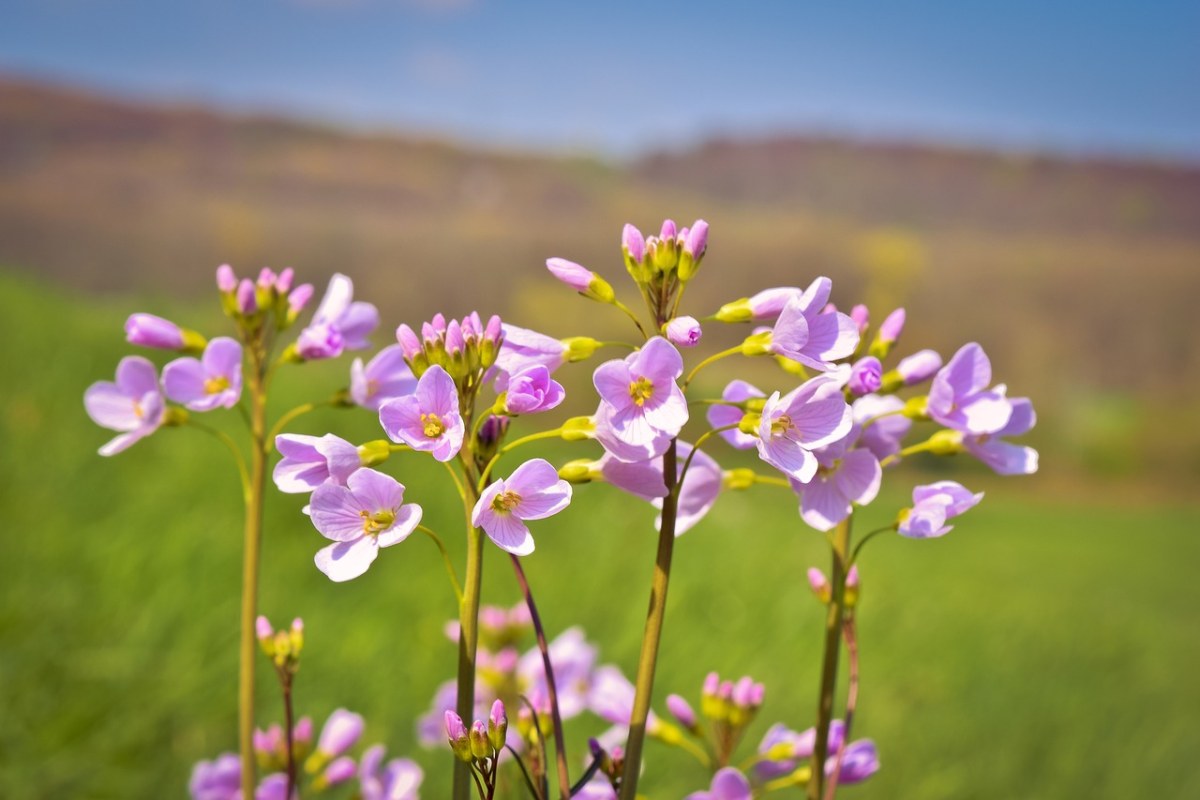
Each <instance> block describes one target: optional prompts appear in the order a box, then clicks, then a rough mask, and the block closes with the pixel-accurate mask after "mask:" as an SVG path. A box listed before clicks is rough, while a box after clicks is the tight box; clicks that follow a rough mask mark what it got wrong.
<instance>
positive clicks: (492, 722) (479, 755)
mask: <svg viewBox="0 0 1200 800" xmlns="http://www.w3.org/2000/svg"><path fill="white" fill-rule="evenodd" d="M507 735H508V715H507V713H506V712H505V710H504V703H502V702H501V701H499V700H497V701H495V702H494V703H492V710H491V712H490V713H489V714H488V720H487V722H486V723H485V722H483V720H478V719H477V720H475V721H474V722H472V723H471V727H470V729H468V728H467V726H466V725H465V724H464V723H463V720H462V717H460V716H459V715H458V714H456V713H454V712H453V711H447V712H446V736H447V738H448V740H449V742H450V749H451V750H452V751H453V752H454V757H455V758H457V759H458V760H459V761H463V762H466V763H468V764H470V765H471V769H473V770H474V771H475V773H476V774H477V775H478V776H479V778H480V780H482V781H483V785H484V787H485V788H486V789H487V790H488V795H487V796H488V797H491V796H492V795H491V791H492V790H493V789H494V787H495V784H496V765H497V763H498V762H499V760H500V751H501V750H503V749H504V740H505V737H506V736H507Z"/></svg>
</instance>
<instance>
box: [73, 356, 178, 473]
mask: <svg viewBox="0 0 1200 800" xmlns="http://www.w3.org/2000/svg"><path fill="white" fill-rule="evenodd" d="M116 378H117V380H116V383H113V382H111V381H100V382H98V383H93V384H92V385H91V386H89V387H88V390H87V392H85V393H84V395H83V405H84V408H86V409H87V413H88V416H89V417H91V418H92V421H93V422H95V423H96V424H97V425H100V426H101V427H104V428H109V429H110V430H114V431H119V432H120V433H121V435H120V436H117V437H116V438H115V439H113V440H112V441H110V442H109V443H108V444H106V445H104V446H103V447H101V448H100V455H102V456H111V455H116V454H117V453H119V452H121V451H122V450H124V449H126V448H127V447H129V446H130V445H132V444H133V443H134V442H136V441H138V440H139V439H142V438H144V437H146V436H149V435H150V434H152V433H154V432H155V431H156V430H158V427H159V426H160V425H162V423H163V418H164V415H165V412H166V403H165V401H164V399H163V393H162V390H161V389H160V388H159V385H158V373H157V372H156V371H155V369H154V365H153V364H152V363H150V361H149V360H148V359H145V358H142V357H141V356H126V357H125V358H123V359H121V363H120V364H118V365H117V375H116Z"/></svg>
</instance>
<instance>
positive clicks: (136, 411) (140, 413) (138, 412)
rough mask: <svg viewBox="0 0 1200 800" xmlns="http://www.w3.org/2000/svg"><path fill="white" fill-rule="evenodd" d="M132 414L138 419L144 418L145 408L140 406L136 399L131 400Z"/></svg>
mask: <svg viewBox="0 0 1200 800" xmlns="http://www.w3.org/2000/svg"><path fill="white" fill-rule="evenodd" d="M133 415H134V416H135V417H137V418H138V419H145V417H146V410H145V409H144V408H142V404H141V402H140V401H138V400H134V401H133Z"/></svg>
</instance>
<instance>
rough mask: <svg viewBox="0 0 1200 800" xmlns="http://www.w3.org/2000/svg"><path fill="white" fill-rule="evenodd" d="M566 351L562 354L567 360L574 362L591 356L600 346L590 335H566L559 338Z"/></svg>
mask: <svg viewBox="0 0 1200 800" xmlns="http://www.w3.org/2000/svg"><path fill="white" fill-rule="evenodd" d="M561 341H562V343H563V346H564V347H566V352H565V353H564V354H563V355H564V357H565V358H566V359H567V361H569V362H571V363H574V362H576V361H583V360H585V359H588V358H591V357H592V354H593V353H595V352H596V348H598V347H599V346H600V342H598V341H596V340H595V339H593V338H592V337H590V336H568V337H567V338H566V339H562V340H561Z"/></svg>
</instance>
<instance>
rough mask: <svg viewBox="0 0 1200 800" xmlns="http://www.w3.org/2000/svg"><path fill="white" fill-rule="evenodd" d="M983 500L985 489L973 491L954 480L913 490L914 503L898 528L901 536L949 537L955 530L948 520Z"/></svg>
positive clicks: (913, 537)
mask: <svg viewBox="0 0 1200 800" xmlns="http://www.w3.org/2000/svg"><path fill="white" fill-rule="evenodd" d="M982 499H983V492H979V493H978V494H972V493H971V492H970V491H968V490H967V489H965V488H963V486H962V484H959V483H955V482H954V481H938V482H937V483H931V484H929V485H928V486H918V487H916V488H915V489H913V505H912V508H910V509H908V510H907V513H905V512H903V511H902V512H901V516H902V517H903V518H902V519H901V520H900V524H899V526H898V528H897V530H898V532H899V533H900V535H901V536H907V537H908V538H910V539H932V538H934V537H937V536H945V535H946V534H947V533H949V532H950V531H951V530H953V529H954V526H953V525H947V524H946V521H947V520H948V519H951V518H952V517H957V516H958V515H959V514H961V513H963V512H964V511H966V510H967V509H969V508H971V507H972V506H974V505H975V504H977V503H978V502H979V501H980V500H982Z"/></svg>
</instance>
